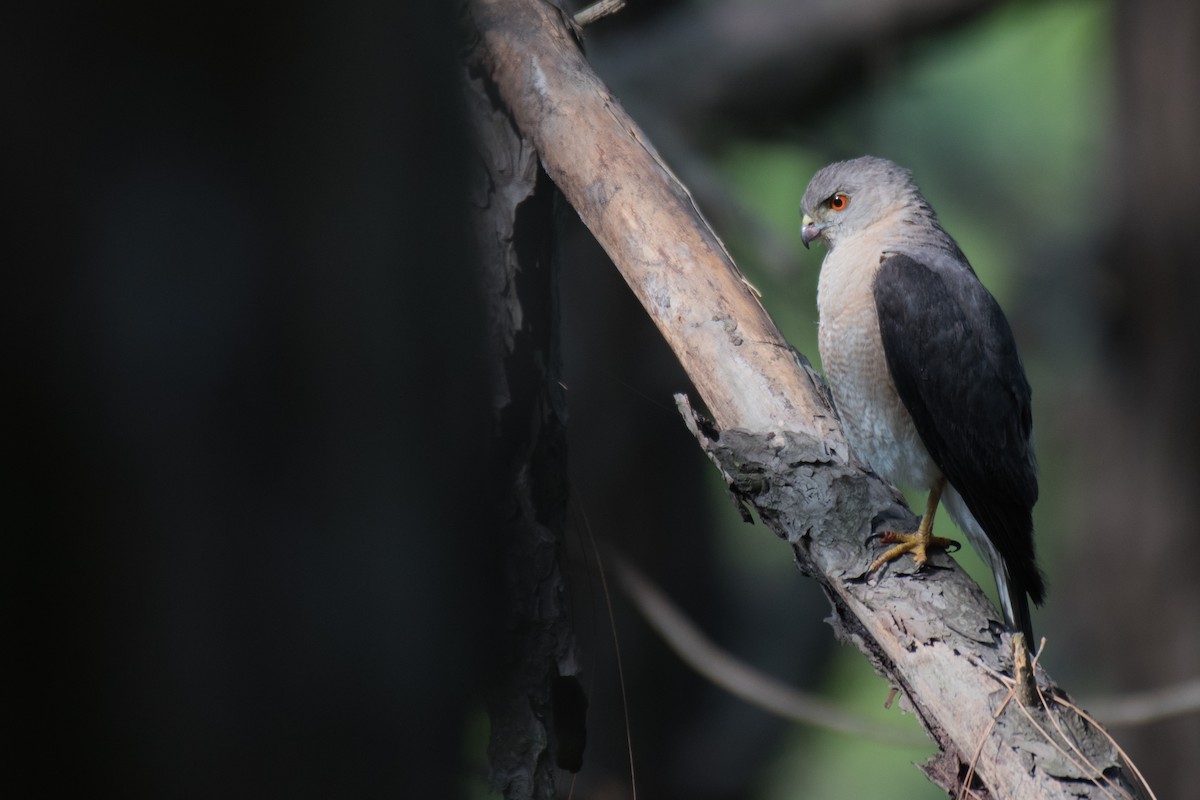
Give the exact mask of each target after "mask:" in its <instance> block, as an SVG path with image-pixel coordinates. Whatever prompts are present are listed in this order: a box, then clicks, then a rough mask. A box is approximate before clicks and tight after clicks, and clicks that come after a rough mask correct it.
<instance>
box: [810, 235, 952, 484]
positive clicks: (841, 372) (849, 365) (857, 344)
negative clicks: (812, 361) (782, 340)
mask: <svg viewBox="0 0 1200 800" xmlns="http://www.w3.org/2000/svg"><path fill="white" fill-rule="evenodd" d="M863 250H864V248H862V247H856V246H854V244H852V243H851V242H845V243H843V244H842V246H840V247H838V248H837V249H836V250H834V251H831V252H830V253H828V254H827V255H826V257H825V262H824V264H823V265H822V267H821V274H820V278H819V281H818V285H817V308H818V311H819V313H820V328H819V338H818V345H819V348H820V352H821V364H822V366H823V368H824V370H825V375H826V377H827V378H828V379H829V384H830V388H831V389H832V391H833V398H834V402H835V403H836V405H837V410H838V415H839V416H840V417H841V420H842V427H843V429H844V431H845V433H846V438H847V439H848V440H849V442H850V447H851V449H852V450H853V451H854V454H855V456H857V457H858V459H859V460H861V461H863V462H865V463H866V464H867V465H868V466H870V467H871V469H873V470H874V471H875V472H877V473H878V474H879V475H880V476H882V477H883V478H884V479H885V480H887V481H888V482H890V483H892V484H895V485H898V486H910V487H913V488H919V489H928V488H929V487H931V486H933V484H934V482H935V481H936V480H937V478H939V477H940V476H941V472H940V470H938V468H937V466H936V465H935V464H934V463H933V460H932V459H931V458H930V457H929V453H928V451H927V450H926V449H925V445H924V444H922V442H921V439H920V437H919V436H918V435H917V430H916V427H915V426H914V425H913V421H912V417H911V416H909V413H908V410H907V409H906V408H905V407H904V403H903V402H902V401H901V400H900V396H899V395H898V394H897V393H896V387H895V384H894V383H893V382H892V378H891V374H890V373H889V371H888V367H887V359H886V357H885V355H884V352H883V342H882V340H881V338H880V335H879V316H878V311H877V310H876V305H875V296H874V291H873V289H874V286H873V284H874V280H875V274H876V273H877V272H878V270H879V263H880V253H879V252H878V251H877V250H875V251H874V252H863Z"/></svg>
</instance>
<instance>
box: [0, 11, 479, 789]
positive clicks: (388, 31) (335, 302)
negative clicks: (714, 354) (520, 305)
mask: <svg viewBox="0 0 1200 800" xmlns="http://www.w3.org/2000/svg"><path fill="white" fill-rule="evenodd" d="M31 5H32V4H31ZM3 16H4V20H3V22H2V23H0V52H2V53H3V56H0V60H2V62H3V64H4V74H5V78H4V81H3V98H4V102H3V108H4V118H5V122H4V125H3V131H4V133H3V141H4V155H3V162H4V167H5V168H4V182H3V185H4V193H5V195H6V197H7V198H8V201H9V202H8V203H6V206H7V208H8V209H9V212H8V213H6V215H5V217H6V222H7V223H8V224H7V225H5V229H6V231H7V233H6V235H5V237H4V238H5V242H4V244H5V249H6V251H7V252H8V255H7V257H6V258H5V259H4V265H5V267H4V268H5V274H6V275H8V276H9V278H8V284H7V288H6V289H5V291H4V292H3V297H4V312H3V317H4V322H5V325H6V331H7V336H6V341H7V346H6V348H5V362H6V364H7V369H6V370H5V376H6V380H5V392H4V393H5V396H6V398H7V400H8V401H9V402H7V403H6V406H7V407H8V408H9V409H10V411H9V412H8V414H7V419H6V424H5V425H4V431H5V442H4V448H3V452H4V456H5V460H6V462H7V467H8V469H7V470H6V473H7V474H8V476H9V477H8V479H7V480H6V481H5V482H4V483H5V493H4V496H5V502H4V525H3V527H4V533H5V536H4V541H5V548H4V555H3V557H2V558H0V563H2V564H3V569H4V578H3V585H4V594H5V600H4V602H3V613H4V616H5V624H4V631H5V632H6V634H5V644H4V648H3V649H4V659H5V661H6V662H7V664H8V665H9V666H10V667H15V669H12V670H11V671H9V672H8V675H9V677H8V679H7V681H6V686H5V692H4V696H5V705H4V711H3V714H2V716H3V729H4V746H3V752H4V755H3V761H4V770H3V773H4V777H3V778H0V781H3V783H4V784H5V787H4V789H3V790H0V793H3V794H4V795H5V796H10V797H16V796H55V797H63V796H85V795H86V796H95V795H97V794H109V795H114V796H146V797H271V796H277V797H285V796H286V797H292V796H298V797H332V796H341V797H360V796H389V797H441V796H447V795H448V794H450V793H451V791H452V790H451V787H452V786H454V785H456V783H457V781H458V777H457V766H458V764H459V760H460V759H459V753H460V751H461V748H462V730H461V721H462V718H463V716H464V714H465V713H466V710H467V706H468V704H469V703H470V702H472V699H473V695H475V693H476V687H477V685H478V683H479V679H480V677H481V674H482V673H483V672H484V670H485V660H484V656H485V655H486V654H487V653H488V652H489V651H490V650H491V649H492V648H491V647H490V646H489V639H488V636H489V632H490V631H492V630H493V628H494V626H493V625H492V624H491V621H490V620H489V618H488V612H487V609H488V608H489V605H488V603H487V602H483V601H482V600H481V598H484V597H491V596H493V595H494V591H493V586H492V581H493V580H494V579H493V577H492V575H491V572H490V570H489V569H488V568H489V567H490V564H491V562H492V561H493V560H494V559H492V558H490V556H489V546H488V539H487V537H486V536H481V531H482V530H483V529H484V524H483V519H484V517H483V515H482V514H481V513H480V510H481V504H480V503H478V502H475V500H476V499H477V498H478V497H479V496H480V495H481V494H482V493H483V489H484V488H485V483H486V482H485V476H484V470H483V469H482V468H481V467H480V466H479V465H480V464H481V463H482V459H481V458H472V453H480V452H481V451H482V449H483V447H484V443H485V441H486V436H485V434H486V431H487V419H486V414H487V409H488V402H487V384H486V376H485V372H484V367H485V365H484V363H483V360H482V359H483V356H482V352H483V341H482V331H483V325H482V310H481V306H480V303H479V300H478V295H479V292H478V281H477V277H476V275H477V267H476V264H475V260H474V258H473V255H472V252H471V250H470V247H469V237H470V227H469V219H468V206H467V202H466V200H465V192H464V191H463V183H464V180H465V165H466V164H467V163H469V161H468V159H469V157H470V156H469V155H468V154H469V153H470V152H471V150H470V149H469V141H468V137H467V135H466V132H465V127H464V122H463V114H462V111H461V103H460V102H459V96H458V87H459V82H458V80H459V79H458V75H459V69H460V66H459V60H458V44H457V36H456V28H455V25H456V17H455V10H454V8H453V7H452V6H451V5H449V4H443V3H432V2H428V3H396V2H367V3H356V4H350V5H347V6H337V7H334V6H330V5H327V4H321V3H301V4H279V5H278V6H268V5H261V4H254V3H250V4H244V3H215V4H213V3H202V4H195V3H184V4H167V5H161V4H151V3H144V4H143V3H130V2H116V3H96V4H92V3H79V4H70V3H68V4H38V5H37V6H36V8H22V9H15V8H10V9H6V10H5V12H3ZM18 787H19V788H18Z"/></svg>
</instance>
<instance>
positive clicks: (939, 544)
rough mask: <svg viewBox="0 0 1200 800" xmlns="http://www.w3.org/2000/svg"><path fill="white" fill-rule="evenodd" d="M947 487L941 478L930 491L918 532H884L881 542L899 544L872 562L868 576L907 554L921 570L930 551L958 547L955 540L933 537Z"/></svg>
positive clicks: (868, 569)
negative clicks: (934, 521) (940, 504)
mask: <svg viewBox="0 0 1200 800" xmlns="http://www.w3.org/2000/svg"><path fill="white" fill-rule="evenodd" d="M945 485H946V479H945V478H940V479H938V482H937V483H935V484H934V485H933V488H932V489H930V491H929V500H928V502H927V503H926V505H925V516H923V517H921V524H920V526H918V527H917V530H916V531H914V532H913V533H900V532H898V531H884V533H883V535H882V537H880V540H881V541H883V542H884V543H886V544H891V543H893V542H898V543H899V544H897V545H896V546H895V547H893V548H891V549H889V550H888V551H887V552H886V553H884V554H883V555H881V556H880V557H879V558H877V559H875V560H874V561H873V562H871V566H870V567H868V568H867V574H868V575H870V574H871V573H872V572H874V571H875V570H877V569H879V568H880V567H882V566H883V565H884V564H886V563H888V562H889V561H895V560H896V559H897V558H899V557H900V556H902V555H904V554H905V553H912V554H913V562H914V563H916V565H917V568H918V569H919V568H921V567H922V566H924V564H925V562H926V561H927V560H928V559H929V554H928V552H927V551H928V550H929V549H931V548H941V549H943V550H945V549H948V548H950V547H958V542H956V541H954V540H953V539H946V538H943V537H941V536H934V535H933V517H934V515H935V514H936V513H937V507H938V502H939V501H940V500H941V499H942V489H943V488H944V487H945Z"/></svg>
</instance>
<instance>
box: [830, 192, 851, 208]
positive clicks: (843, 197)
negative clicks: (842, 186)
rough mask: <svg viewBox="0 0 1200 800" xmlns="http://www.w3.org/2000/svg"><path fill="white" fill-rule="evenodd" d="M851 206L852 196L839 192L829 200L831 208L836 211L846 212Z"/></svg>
mask: <svg viewBox="0 0 1200 800" xmlns="http://www.w3.org/2000/svg"><path fill="white" fill-rule="evenodd" d="M849 205H850V195H848V194H845V193H843V192H838V193H837V194H835V195H834V196H833V197H831V198H829V207H830V208H831V209H833V210H834V211H845V210H846V207H847V206H849Z"/></svg>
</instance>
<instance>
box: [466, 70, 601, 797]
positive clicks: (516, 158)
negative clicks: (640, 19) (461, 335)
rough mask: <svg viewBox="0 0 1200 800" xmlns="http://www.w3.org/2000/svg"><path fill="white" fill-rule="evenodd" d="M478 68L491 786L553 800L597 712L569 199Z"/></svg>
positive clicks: (474, 95) (473, 99) (471, 96)
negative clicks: (563, 270)
mask: <svg viewBox="0 0 1200 800" xmlns="http://www.w3.org/2000/svg"><path fill="white" fill-rule="evenodd" d="M469 64H470V65H471V67H472V68H471V76H470V78H469V80H468V92H467V96H468V101H469V104H470V111H471V114H470V118H471V121H472V124H473V127H474V133H475V141H476V145H477V147H478V149H479V154H480V165H479V171H478V172H477V174H476V176H475V185H474V191H473V196H472V199H473V207H474V209H475V223H476V242H477V246H478V247H479V249H480V255H481V260H482V263H483V264H484V289H485V302H486V303H487V308H488V333H489V343H490V346H491V348H492V352H491V353H490V357H489V363H490V365H491V366H492V370H493V372H492V390H493V395H492V400H493V403H492V413H493V421H494V425H495V430H494V434H493V440H492V443H491V447H492V453H491V456H492V460H493V468H494V469H495V471H496V473H497V474H498V475H499V480H498V484H497V489H498V494H497V496H495V497H493V498H491V502H492V515H493V522H494V524H495V528H494V531H493V533H494V534H495V535H496V536H497V537H498V538H499V539H500V550H501V558H500V565H499V567H500V571H501V573H502V575H503V581H504V590H505V591H504V594H503V597H504V599H505V603H506V605H505V607H504V609H503V610H502V612H501V615H502V618H503V624H504V641H503V644H502V646H501V660H500V663H498V664H497V667H496V679H495V683H494V685H493V687H492V689H491V691H490V693H489V698H488V710H489V713H490V716H491V724H492V734H491V744H490V746H489V759H490V763H491V783H492V786H493V787H494V788H495V789H497V790H500V791H503V792H504V794H505V796H506V797H511V798H552V797H554V796H555V785H554V776H555V772H554V760H555V758H557V760H558V761H559V763H561V764H563V765H567V766H571V767H573V768H574V769H578V752H579V751H581V750H582V746H583V744H582V739H581V737H582V732H583V730H584V720H583V712H584V710H585V705H586V701H583V702H582V703H581V702H576V701H578V700H580V698H582V693H581V692H580V691H579V690H578V687H579V684H578V682H577V678H576V675H577V672H578V666H577V664H578V660H577V658H576V653H575V640H574V635H573V633H572V627H571V618H570V614H569V607H568V603H567V586H566V582H565V577H564V568H563V564H562V547H561V542H562V539H561V537H562V532H563V528H564V524H565V515H566V508H567V483H566V431H565V424H566V401H565V393H564V392H563V390H562V386H561V381H560V373H561V364H560V360H561V359H560V357H559V352H558V324H557V319H556V315H557V308H556V295H557V287H556V279H555V276H554V266H553V260H554V258H553V236H554V224H553V213H554V194H555V189H554V186H553V184H551V183H550V182H549V181H548V180H547V179H546V177H545V173H543V172H542V171H541V170H540V168H539V167H538V163H537V158H536V154H535V153H534V151H533V149H532V148H531V146H530V144H529V142H528V140H527V139H525V138H524V137H522V136H521V134H520V133H519V132H518V131H517V130H516V129H515V128H514V127H513V124H512V121H511V118H510V117H509V116H508V114H507V113H506V111H505V110H504V109H503V108H501V107H500V106H499V105H498V104H497V103H496V102H495V101H494V97H495V95H494V86H492V84H491V83H490V78H489V77H488V76H487V75H486V74H483V73H481V72H480V71H479V70H478V69H475V66H476V65H477V62H476V61H475V60H474V59H471V60H470V61H469ZM555 728H557V740H556V730H555ZM552 751H553V752H552ZM552 755H553V756H554V757H555V758H552Z"/></svg>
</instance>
